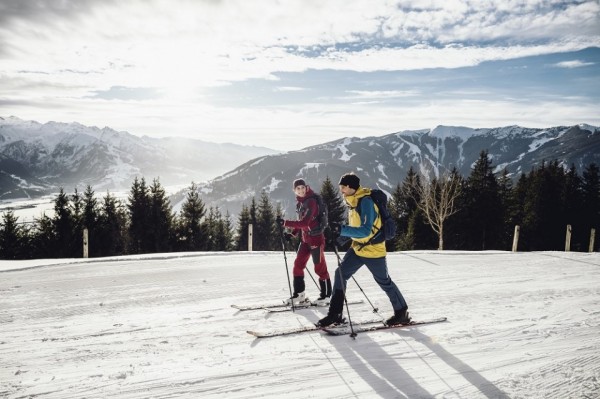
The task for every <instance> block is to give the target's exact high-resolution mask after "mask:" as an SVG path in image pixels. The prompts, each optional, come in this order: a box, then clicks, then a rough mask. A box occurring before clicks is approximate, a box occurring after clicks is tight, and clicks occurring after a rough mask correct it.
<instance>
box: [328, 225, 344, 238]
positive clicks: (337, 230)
mask: <svg viewBox="0 0 600 399" xmlns="http://www.w3.org/2000/svg"><path fill="white" fill-rule="evenodd" d="M329 228H330V229H331V232H332V233H333V235H335V236H339V235H340V231H342V225H341V224H339V223H338V222H331V223H329Z"/></svg>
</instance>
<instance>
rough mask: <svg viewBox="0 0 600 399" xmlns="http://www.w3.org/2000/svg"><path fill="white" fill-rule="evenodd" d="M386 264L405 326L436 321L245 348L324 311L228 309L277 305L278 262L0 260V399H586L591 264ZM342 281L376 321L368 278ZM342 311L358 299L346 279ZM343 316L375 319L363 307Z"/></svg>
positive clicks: (584, 259) (310, 287) (418, 258)
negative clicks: (262, 333) (257, 335)
mask: <svg viewBox="0 0 600 399" xmlns="http://www.w3.org/2000/svg"><path fill="white" fill-rule="evenodd" d="M327 261H328V265H329V272H330V274H331V275H332V276H333V273H334V271H335V265H336V264H337V262H336V260H335V256H334V255H333V254H329V253H328V254H327ZM61 262H63V263H61ZM46 263H51V264H48V265H46ZM292 265H293V256H290V255H289V254H288V266H289V267H290V270H291V267H292ZM388 265H389V271H390V275H391V276H392V278H393V279H394V281H395V282H396V284H397V285H398V286H399V287H400V289H401V291H402V292H403V294H404V296H405V297H406V299H407V302H408V304H409V308H410V309H409V310H410V312H411V315H412V316H413V318H414V319H425V318H431V317H438V316H447V317H448V322H445V323H440V324H433V325H428V326H421V327H416V328H409V329H401V330H387V331H379V332H370V333H361V334H359V335H358V337H357V338H356V340H353V339H351V338H349V337H348V336H340V337H329V336H327V335H325V334H323V333H321V332H314V333H304V334H301V335H292V336H287V337H277V338H265V339H254V338H253V337H252V336H250V335H248V334H246V330H250V329H254V330H271V329H279V328H286V327H291V326H294V327H295V326H301V325H308V324H310V323H313V322H315V321H316V320H317V319H319V318H321V317H323V316H324V314H325V313H326V311H327V309H326V308H311V309H303V310H299V311H297V312H296V313H292V312H288V313H279V314H268V313H266V312H264V311H261V310H257V311H244V312H241V311H237V310H236V309H233V308H231V307H230V305H231V304H234V303H236V304H245V303H261V302H264V303H271V302H273V301H276V300H278V299H280V298H281V299H283V298H285V297H286V296H287V295H288V294H289V292H288V285H287V280H286V278H285V265H284V261H283V256H282V254H281V253H280V252H279V253H278V252H274V253H268V252H254V253H230V254H210V253H208V254H189V255H184V256H182V255H181V254H177V255H175V254H172V255H170V254H162V255H156V256H153V255H147V256H143V257H140V256H138V257H122V258H111V259H102V260H93V259H92V260H88V261H84V260H81V261H77V262H74V261H73V260H65V261H61V260H52V261H45V262H42V261H41V262H39V265H37V266H36V265H35V262H31V261H29V262H7V261H2V262H0V270H2V271H3V272H2V273H0V397H2V398H14V399H16V398H83V397H85V398H105V397H119V398H148V397H152V398H182V397H202V398H220V397H227V398H258V397H272V398H281V397H286V398H371V397H374V398H443V399H454V398H463V399H465V398H487V399H491V398H523V399H524V398H557V399H558V398H560V399H562V398H597V397H600V254H598V253H594V254H586V253H562V252H538V253H510V252H501V251H489V252H453V251H441V252H438V251H411V252H402V253H392V254H389V256H388ZM309 267H311V266H309ZM13 268H14V269H22V270H10V269H13ZM311 271H312V270H311ZM312 274H313V276H315V274H314V272H312ZM355 278H356V280H357V281H358V282H359V284H361V286H362V288H363V289H364V291H365V292H366V293H367V295H368V296H369V299H370V300H371V301H372V302H373V304H374V305H375V306H377V307H379V309H380V313H381V315H382V316H383V317H388V316H389V315H390V314H391V312H392V310H391V307H390V304H389V301H388V299H387V297H386V296H385V294H384V293H383V292H382V291H381V290H380V289H379V288H378V287H377V286H376V284H375V283H374V282H373V280H372V278H371V276H370V274H369V273H368V271H367V270H366V269H365V268H363V269H361V270H360V271H359V272H358V273H357V274H356V275H355ZM306 285H307V293H308V294H309V296H316V295H317V293H318V291H317V288H316V286H315V285H314V283H313V282H312V280H311V279H310V277H308V276H307V278H306ZM348 296H349V298H351V299H364V297H363V294H362V292H361V291H360V290H359V289H358V288H357V287H356V285H355V284H354V283H353V282H352V280H351V281H350V282H349V285H348ZM350 311H351V317H352V318H353V319H355V320H360V319H371V318H373V316H374V315H373V313H372V311H371V308H370V305H369V303H368V302H367V301H365V303H363V304H359V305H353V306H351V307H350Z"/></svg>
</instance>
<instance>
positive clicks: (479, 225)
mask: <svg viewBox="0 0 600 399" xmlns="http://www.w3.org/2000/svg"><path fill="white" fill-rule="evenodd" d="M465 197H466V202H465V204H464V206H465V213H464V215H465V217H463V218H461V219H462V220H463V222H464V223H466V226H467V227H468V228H467V229H465V231H464V233H468V236H467V243H469V245H468V246H467V249H474V250H485V249H494V248H499V247H501V244H500V239H501V237H502V227H503V225H502V223H503V220H502V216H503V214H504V211H503V209H502V202H501V199H500V194H499V188H498V182H497V180H496V177H495V175H494V173H493V168H492V162H491V160H490V159H489V155H488V152H487V151H482V152H481V153H480V154H479V159H478V160H477V161H476V162H475V165H474V166H473V169H472V170H471V175H470V176H469V178H468V179H467V180H466V182H465Z"/></svg>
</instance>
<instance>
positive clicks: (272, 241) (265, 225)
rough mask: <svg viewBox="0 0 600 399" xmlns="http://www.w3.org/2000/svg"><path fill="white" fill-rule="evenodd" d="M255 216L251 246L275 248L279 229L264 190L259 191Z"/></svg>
mask: <svg viewBox="0 0 600 399" xmlns="http://www.w3.org/2000/svg"><path fill="white" fill-rule="evenodd" d="M256 218H257V220H256V227H255V230H254V232H255V237H256V239H255V241H254V242H255V245H253V247H255V248H256V250H257V251H273V250H276V249H277V244H278V243H279V231H278V226H276V223H275V213H274V212H273V205H271V201H270V200H269V196H268V195H267V192H266V191H265V190H263V191H262V192H261V196H260V203H259V205H258V209H257V215H256Z"/></svg>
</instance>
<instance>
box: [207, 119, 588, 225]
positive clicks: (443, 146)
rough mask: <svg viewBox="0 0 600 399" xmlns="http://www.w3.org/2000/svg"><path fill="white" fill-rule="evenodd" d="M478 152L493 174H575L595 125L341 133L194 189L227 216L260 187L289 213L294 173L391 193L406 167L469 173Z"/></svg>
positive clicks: (316, 184)
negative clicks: (352, 177)
mask: <svg viewBox="0 0 600 399" xmlns="http://www.w3.org/2000/svg"><path fill="white" fill-rule="evenodd" d="M484 150H486V151H488V154H489V158H490V159H491V161H492V165H493V166H494V167H495V172H501V171H502V170H504V169H505V168H506V170H507V171H508V172H509V175H510V176H511V177H513V178H517V177H518V176H519V175H520V174H521V173H527V172H529V171H530V170H531V169H532V168H533V167H539V166H540V165H542V162H544V161H546V162H549V161H554V160H558V161H559V162H560V163H561V164H562V165H563V166H564V167H566V168H568V167H570V166H571V165H574V166H575V167H576V168H577V171H578V172H579V173H580V174H581V172H582V171H583V169H584V168H585V166H587V165H589V164H590V163H596V164H597V165H600V128H598V127H594V126H590V125H586V124H580V125H574V126H557V127H550V128H545V129H542V128H524V127H519V126H507V127H499V128H485V129H473V128H468V127H454V126H438V127H436V128H434V129H424V130H413V131H402V132H397V133H392V134H387V135H384V136H380V137H367V138H356V137H352V138H344V139H341V140H335V141H331V142H328V143H324V144H321V145H317V146H312V147H308V148H305V149H302V150H300V151H291V152H287V153H284V154H272V155H266V156H263V157H260V158H257V159H254V160H252V161H249V162H247V163H245V164H243V165H241V166H239V167H238V168H236V169H234V170H232V171H231V172H229V173H227V174H225V175H223V176H220V177H218V178H216V179H214V180H212V181H210V182H208V183H206V184H204V185H203V186H201V188H200V190H201V192H202V197H203V198H204V199H205V201H206V202H207V203H209V204H212V205H218V206H219V207H220V208H221V209H227V210H228V211H229V212H230V213H231V214H237V213H238V212H239V211H240V209H241V207H242V204H246V205H249V204H250V201H251V199H252V197H253V196H254V197H255V198H256V199H257V201H258V200H259V198H260V195H261V192H262V190H264V191H265V192H266V193H267V194H268V195H269V198H270V199H271V200H272V201H273V202H274V203H276V202H279V203H280V204H281V206H282V208H283V209H284V210H285V212H286V215H287V216H288V217H292V216H293V212H294V209H295V198H294V195H293V192H292V186H291V185H292V182H293V180H294V179H296V178H299V177H302V178H304V179H306V181H307V183H308V184H309V185H311V186H312V187H313V188H315V190H316V191H319V190H320V187H321V183H322V182H323V180H324V179H325V178H326V177H329V178H330V179H331V180H332V182H333V184H334V185H337V182H338V180H339V177H340V176H341V175H342V174H344V173H347V172H355V173H356V174H357V175H359V177H360V178H361V184H363V185H364V186H367V187H379V188H381V189H382V190H384V191H386V192H388V193H391V192H392V191H393V190H394V189H395V187H396V185H397V184H399V183H401V182H402V181H403V180H404V178H405V177H406V174H407V171H408V170H409V168H410V167H413V168H414V169H415V171H416V172H418V173H422V174H423V175H428V176H431V175H432V174H435V175H438V174H439V173H440V172H443V171H447V170H451V169H452V168H454V167H456V169H457V170H458V171H459V172H460V174H461V175H462V176H465V177H466V176H469V175H470V173H471V168H472V166H473V164H474V163H475V162H476V161H477V159H478V158H479V156H480V153H481V151H484Z"/></svg>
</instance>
